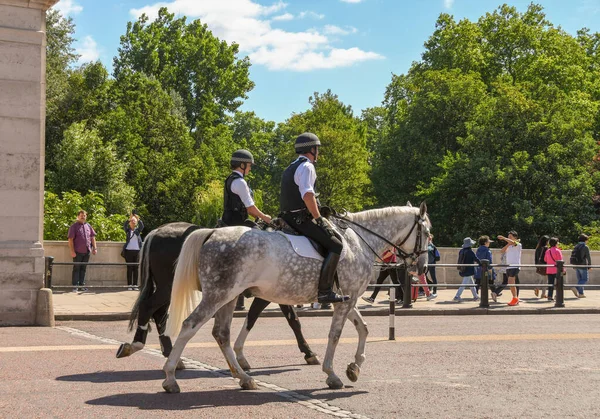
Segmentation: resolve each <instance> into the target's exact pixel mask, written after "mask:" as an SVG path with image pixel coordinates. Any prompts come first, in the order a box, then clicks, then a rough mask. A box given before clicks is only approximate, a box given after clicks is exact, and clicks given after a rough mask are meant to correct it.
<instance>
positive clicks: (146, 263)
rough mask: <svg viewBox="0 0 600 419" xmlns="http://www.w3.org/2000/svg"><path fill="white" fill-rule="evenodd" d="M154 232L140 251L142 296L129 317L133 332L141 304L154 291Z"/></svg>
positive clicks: (136, 301) (149, 235)
mask: <svg viewBox="0 0 600 419" xmlns="http://www.w3.org/2000/svg"><path fill="white" fill-rule="evenodd" d="M153 237H154V232H151V233H150V234H148V236H146V240H144V244H142V250H141V251H140V285H141V287H142V289H141V291H140V294H139V295H138V298H137V300H135V304H134V305H133V308H132V309H131V315H130V316H129V331H130V332H131V331H132V330H133V329H134V328H135V326H136V324H137V319H138V316H139V314H140V304H141V303H142V301H144V300H146V299H148V298H150V296H151V295H152V292H153V291H154V284H153V283H152V281H150V245H151V243H152V238H153Z"/></svg>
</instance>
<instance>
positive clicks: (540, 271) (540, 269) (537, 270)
mask: <svg viewBox="0 0 600 419" xmlns="http://www.w3.org/2000/svg"><path fill="white" fill-rule="evenodd" d="M535 273H536V274H539V275H542V276H546V275H547V274H546V268H544V267H542V266H538V267H537V268H535Z"/></svg>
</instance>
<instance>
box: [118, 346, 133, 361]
mask: <svg viewBox="0 0 600 419" xmlns="http://www.w3.org/2000/svg"><path fill="white" fill-rule="evenodd" d="M129 355H131V345H130V344H129V343H122V344H121V346H119V349H118V350H117V358H125V357H126V356H129Z"/></svg>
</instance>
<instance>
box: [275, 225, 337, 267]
mask: <svg viewBox="0 0 600 419" xmlns="http://www.w3.org/2000/svg"><path fill="white" fill-rule="evenodd" d="M272 223H273V224H274V225H275V226H276V227H277V229H276V230H275V232H277V233H279V234H281V235H282V236H284V237H285V238H286V239H287V240H288V241H289V242H290V244H291V245H292V249H294V252H296V253H297V254H298V256H302V257H306V258H312V259H318V260H324V259H325V256H326V255H327V250H326V249H325V248H324V247H323V246H321V245H320V244H319V243H317V242H316V241H314V240H313V239H311V238H309V237H306V236H303V235H302V234H300V233H298V232H297V231H296V230H294V229H293V228H292V227H290V225H289V224H288V223H286V222H285V221H284V220H283V219H281V218H275V219H273V221H272ZM345 253H346V246H344V248H343V250H342V254H341V255H340V260H341V259H343V258H344V256H345Z"/></svg>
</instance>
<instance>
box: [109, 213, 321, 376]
mask: <svg viewBox="0 0 600 419" xmlns="http://www.w3.org/2000/svg"><path fill="white" fill-rule="evenodd" d="M199 229H202V227H200V226H197V225H194V224H190V223H186V222H175V223H168V224H164V225H162V226H160V227H157V228H156V229H154V230H152V231H151V232H150V233H149V234H148V235H147V236H146V240H145V241H144V245H143V246H142V251H141V252H140V266H141V272H140V277H141V291H140V293H139V295H138V298H137V300H136V302H135V304H134V306H133V308H132V310H131V316H130V320H129V330H130V331H131V330H133V328H134V327H135V326H136V323H137V329H136V333H135V336H134V338H133V341H132V342H131V343H123V344H121V346H120V347H119V349H118V350H117V358H124V357H127V356H130V355H132V354H134V353H135V352H137V351H140V350H142V349H143V348H144V346H145V345H146V337H147V335H148V332H149V331H150V326H149V321H150V319H151V318H153V319H154V321H155V323H156V326H157V329H158V333H159V341H160V347H161V351H162V353H163V355H164V356H165V357H167V356H169V354H170V353H171V349H172V345H171V338H169V336H166V335H164V328H165V323H166V317H167V310H168V309H169V302H170V299H171V288H172V286H173V278H174V274H175V272H174V271H175V262H176V260H177V258H178V257H179V253H180V252H181V247H182V246H183V242H184V241H185V239H186V238H187V237H188V236H189V235H190V234H191V233H192V232H194V231H197V230H199ZM203 230H207V233H206V234H209V233H208V231H210V232H212V231H213V230H214V229H203ZM268 305H269V302H268V301H265V300H261V299H260V298H255V299H254V300H253V301H252V305H251V306H250V309H249V310H248V316H247V317H246V321H245V323H244V327H243V328H242V331H241V332H240V336H243V339H244V340H245V338H246V336H248V333H249V332H250V330H252V327H253V326H254V324H255V323H256V320H257V319H258V316H260V313H262V312H263V310H264V309H265V308H266V307H267V306H268ZM279 307H280V308H281V311H282V313H283V315H284V317H285V319H286V320H287V322H288V324H289V325H290V327H291V329H292V330H293V332H294V335H295V336H296V341H297V342H298V348H299V349H300V351H301V352H303V353H304V359H305V360H306V363H307V364H309V365H318V364H319V358H318V357H317V355H316V354H315V353H314V352H313V351H312V350H311V349H310V346H309V345H308V343H307V342H306V339H304V336H303V335H302V326H301V324H300V319H299V318H298V316H297V314H296V312H295V310H294V308H293V307H291V306H286V305H280V306H279ZM242 366H243V367H244V368H245V369H250V365H248V363H245V364H244V365H242ZM179 368H180V369H183V368H184V365H183V363H180V364H179Z"/></svg>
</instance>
